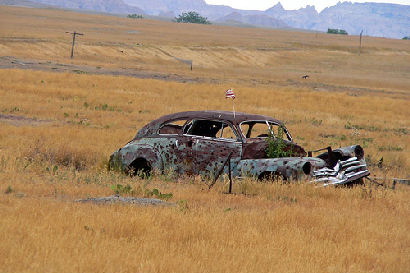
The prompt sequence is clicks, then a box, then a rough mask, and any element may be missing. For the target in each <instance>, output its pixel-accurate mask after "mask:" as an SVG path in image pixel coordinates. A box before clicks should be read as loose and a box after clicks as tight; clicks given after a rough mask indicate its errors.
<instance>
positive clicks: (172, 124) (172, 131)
mask: <svg viewBox="0 0 410 273" xmlns="http://www.w3.org/2000/svg"><path fill="white" fill-rule="evenodd" d="M186 122H187V120H186V119H180V120H173V121H168V122H166V123H164V124H163V125H162V126H161V128H160V129H159V131H158V134H160V135H180V134H182V129H183V128H184V125H185V123H186Z"/></svg>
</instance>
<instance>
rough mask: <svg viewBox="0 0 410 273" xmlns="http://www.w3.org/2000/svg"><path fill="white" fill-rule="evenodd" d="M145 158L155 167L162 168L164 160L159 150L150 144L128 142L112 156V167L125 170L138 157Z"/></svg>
mask: <svg viewBox="0 0 410 273" xmlns="http://www.w3.org/2000/svg"><path fill="white" fill-rule="evenodd" d="M138 158H144V159H145V160H147V161H148V163H149V164H150V166H151V167H152V168H153V169H157V170H162V168H163V162H162V159H161V156H160V153H159V151H158V150H157V149H156V148H154V147H153V146H151V145H148V144H138V145H136V144H133V143H132V142H131V143H128V144H127V145H126V146H125V147H123V148H121V149H119V150H118V151H116V152H115V153H114V154H113V155H112V156H111V158H110V168H112V167H117V169H120V170H123V171H124V170H125V169H126V168H127V167H128V166H130V165H131V164H132V162H134V161H135V160H136V159H138Z"/></svg>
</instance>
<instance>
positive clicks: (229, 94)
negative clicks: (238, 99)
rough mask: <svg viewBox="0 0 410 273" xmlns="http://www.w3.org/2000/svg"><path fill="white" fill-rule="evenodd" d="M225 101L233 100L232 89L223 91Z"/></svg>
mask: <svg viewBox="0 0 410 273" xmlns="http://www.w3.org/2000/svg"><path fill="white" fill-rule="evenodd" d="M225 99H235V93H234V92H233V89H232V88H229V89H228V90H226V91H225Z"/></svg>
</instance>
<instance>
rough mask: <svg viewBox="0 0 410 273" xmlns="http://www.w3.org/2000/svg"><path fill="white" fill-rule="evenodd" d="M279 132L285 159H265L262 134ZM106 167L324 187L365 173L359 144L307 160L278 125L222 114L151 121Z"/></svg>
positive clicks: (256, 117)
mask: <svg viewBox="0 0 410 273" xmlns="http://www.w3.org/2000/svg"><path fill="white" fill-rule="evenodd" d="M279 129H281V130H283V131H282V132H283V136H284V137H283V143H284V150H286V151H287V152H288V153H287V155H288V156H286V157H279V158H269V157H268V155H267V147H268V142H267V137H268V132H269V133H270V134H271V135H273V136H275V135H276V136H277V135H278V134H277V132H278V130H279ZM319 151H320V150H319ZM316 152H317V151H316ZM227 162H228V164H226V163H227ZM109 166H110V168H111V169H120V170H122V171H124V172H127V173H129V174H136V173H139V174H145V175H149V174H150V173H151V172H152V171H153V170H157V171H160V172H164V171H166V170H173V171H175V172H176V173H179V174H186V175H205V176H208V177H216V176H219V173H221V172H225V173H227V172H228V170H231V174H232V175H233V176H236V177H243V176H253V177H257V178H260V179H262V178H266V177H272V176H276V177H277V176H280V177H282V178H283V179H286V180H287V179H298V178H300V177H302V176H310V177H312V178H313V179H314V180H315V181H317V182H321V183H324V185H331V184H349V183H353V182H356V181H358V180H360V179H361V178H363V177H365V176H367V175H369V174H370V173H369V171H368V170H367V167H366V162H365V159H364V151H363V149H362V148H361V147H360V146H359V145H354V146H349V147H344V148H339V149H335V150H332V149H331V148H330V147H328V148H326V151H325V152H324V153H321V154H319V155H318V156H316V157H313V156H312V152H306V151H305V150H304V149H303V148H302V147H301V146H299V145H298V144H296V143H295V142H294V141H293V138H292V136H291V134H290V133H289V131H288V130H287V129H286V127H285V125H284V124H283V122H281V121H279V120H277V119H274V118H272V117H268V116H263V115H254V114H246V113H233V112H227V111H188V112H180V113H175V114H171V115H166V116H163V117H161V118H159V119H157V120H154V121H152V122H150V123H148V124H147V125H145V126H144V127H143V128H142V129H141V130H139V131H138V133H137V135H136V136H135V137H134V138H133V139H132V140H131V141H130V142H128V143H127V144H126V145H125V146H124V147H122V148H120V149H119V150H117V151H115V152H114V153H113V154H112V155H111V157H110V160H109Z"/></svg>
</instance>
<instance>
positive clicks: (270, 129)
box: [240, 121, 292, 141]
mask: <svg viewBox="0 0 410 273" xmlns="http://www.w3.org/2000/svg"><path fill="white" fill-rule="evenodd" d="M280 127H281V125H279V124H275V123H273V122H269V121H245V122H242V123H241V124H240V128H241V131H242V133H243V135H244V136H245V137H246V138H266V137H269V133H271V134H272V135H274V136H278V132H279V130H280V129H279V128H280ZM282 128H283V129H284V132H283V136H284V137H286V138H287V139H288V140H290V141H291V140H292V139H291V137H290V135H289V133H288V132H287V130H286V129H285V128H284V127H282Z"/></svg>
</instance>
